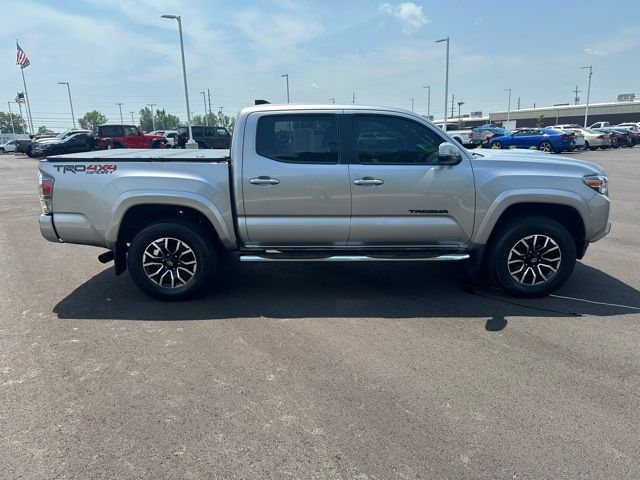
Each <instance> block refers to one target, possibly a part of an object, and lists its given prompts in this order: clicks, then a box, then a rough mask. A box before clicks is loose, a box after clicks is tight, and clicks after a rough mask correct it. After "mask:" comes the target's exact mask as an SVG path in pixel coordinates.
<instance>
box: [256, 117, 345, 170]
mask: <svg viewBox="0 0 640 480" xmlns="http://www.w3.org/2000/svg"><path fill="white" fill-rule="evenodd" d="M256 152H257V153H258V155H261V156H263V157H267V158H271V159H272V160H278V161H281V162H293V163H338V161H339V150H338V120H337V118H336V116H335V115H322V114H320V115H312V114H300V115H268V116H264V117H261V118H260V119H259V120H258V131H257V138H256Z"/></svg>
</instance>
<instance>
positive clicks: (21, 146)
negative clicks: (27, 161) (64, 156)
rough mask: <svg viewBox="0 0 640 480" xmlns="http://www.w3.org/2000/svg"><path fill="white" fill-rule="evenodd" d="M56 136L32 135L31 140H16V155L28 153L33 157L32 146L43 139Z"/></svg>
mask: <svg viewBox="0 0 640 480" xmlns="http://www.w3.org/2000/svg"><path fill="white" fill-rule="evenodd" d="M53 137H55V135H32V136H31V138H20V139H16V153H26V154H27V155H28V156H30V157H31V144H32V142H35V141H37V140H40V139H43V138H53Z"/></svg>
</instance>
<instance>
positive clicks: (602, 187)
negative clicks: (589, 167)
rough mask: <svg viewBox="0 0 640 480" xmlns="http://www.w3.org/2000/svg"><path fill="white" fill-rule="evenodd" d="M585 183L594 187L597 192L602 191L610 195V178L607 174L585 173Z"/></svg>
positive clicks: (605, 194)
mask: <svg viewBox="0 0 640 480" xmlns="http://www.w3.org/2000/svg"><path fill="white" fill-rule="evenodd" d="M582 181H583V182H584V184H585V185H586V186H587V187H589V188H592V189H594V190H595V191H596V192H598V193H601V194H602V195H604V196H608V195H609V180H607V177H606V175H585V176H584V177H582Z"/></svg>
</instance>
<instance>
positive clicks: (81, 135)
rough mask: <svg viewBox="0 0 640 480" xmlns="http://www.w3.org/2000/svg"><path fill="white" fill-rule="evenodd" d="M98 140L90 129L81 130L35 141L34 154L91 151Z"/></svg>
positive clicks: (46, 155)
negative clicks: (59, 136)
mask: <svg viewBox="0 0 640 480" xmlns="http://www.w3.org/2000/svg"><path fill="white" fill-rule="evenodd" d="M95 145H96V140H95V138H94V137H93V134H92V133H91V132H90V131H81V132H75V133H71V134H69V135H64V136H63V137H61V138H57V137H56V138H51V139H47V140H40V141H37V142H34V143H33V147H32V156H34V157H48V156H50V155H61V154H63V153H77V152H89V151H91V150H93V149H94V148H95Z"/></svg>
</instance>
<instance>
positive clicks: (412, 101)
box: [409, 98, 416, 112]
mask: <svg viewBox="0 0 640 480" xmlns="http://www.w3.org/2000/svg"><path fill="white" fill-rule="evenodd" d="M409 100H411V111H412V112H413V105H414V103H415V100H416V99H415V98H410V99H409Z"/></svg>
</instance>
